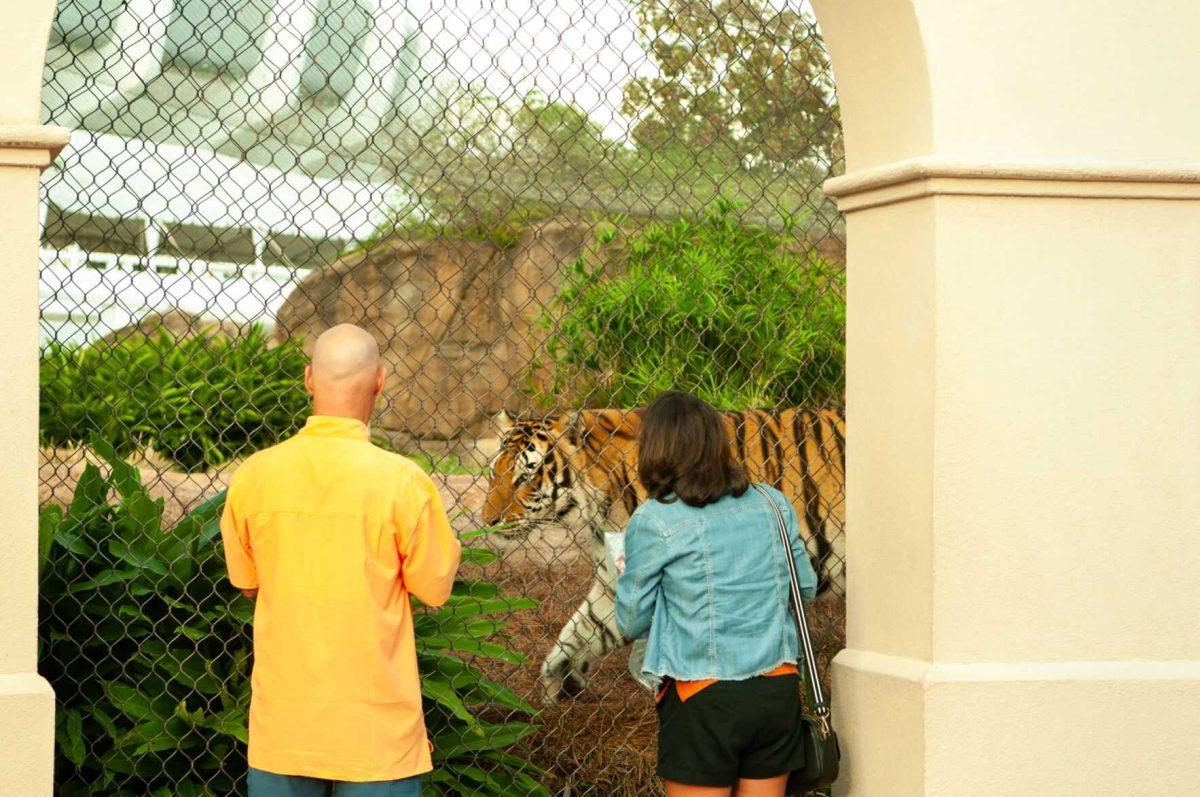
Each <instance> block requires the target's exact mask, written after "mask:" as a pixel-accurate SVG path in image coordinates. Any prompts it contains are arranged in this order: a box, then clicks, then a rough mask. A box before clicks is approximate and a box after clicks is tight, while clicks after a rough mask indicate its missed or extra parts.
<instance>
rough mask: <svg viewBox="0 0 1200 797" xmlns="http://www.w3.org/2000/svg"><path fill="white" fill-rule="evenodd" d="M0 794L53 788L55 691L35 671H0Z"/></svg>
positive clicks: (38, 795) (30, 795)
mask: <svg viewBox="0 0 1200 797" xmlns="http://www.w3.org/2000/svg"><path fill="white" fill-rule="evenodd" d="M0 758H2V759H3V766H0V794H3V795H5V797H48V795H50V794H52V793H53V789H54V691H53V690H52V689H51V688H50V684H48V683H47V682H46V679H45V678H43V677H42V676H40V675H38V674H37V673H10V674H6V675H5V674H0Z"/></svg>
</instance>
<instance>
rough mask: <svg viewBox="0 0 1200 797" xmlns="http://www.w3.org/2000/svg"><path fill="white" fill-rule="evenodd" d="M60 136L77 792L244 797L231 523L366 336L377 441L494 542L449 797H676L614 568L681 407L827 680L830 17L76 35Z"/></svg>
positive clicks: (67, 737)
mask: <svg viewBox="0 0 1200 797" xmlns="http://www.w3.org/2000/svg"><path fill="white" fill-rule="evenodd" d="M43 105H44V117H45V121H46V122H48V123H53V124H59V125H62V126H64V127H67V128H69V129H71V130H72V131H74V132H73V134H72V138H71V144H70V146H69V147H68V148H67V149H66V150H65V151H64V152H63V154H62V156H61V157H60V158H59V160H58V161H57V163H56V164H55V165H54V167H53V168H52V169H51V170H50V171H49V172H47V174H46V177H45V179H44V182H43V203H42V212H43V217H42V218H43V223H42V249H41V256H42V263H41V299H40V301H41V317H42V352H41V388H42V392H41V439H42V446H43V456H42V467H41V473H40V484H41V504H42V507H43V509H42V524H41V536H42V564H41V595H42V609H41V611H42V614H41V640H40V656H41V669H42V672H43V673H44V674H45V675H46V676H47V677H48V678H49V680H50V681H51V683H52V684H53V685H54V687H55V689H56V692H57V694H58V698H59V710H58V720H57V723H58V727H57V738H58V762H57V767H56V781H57V790H58V792H59V793H61V794H64V795H83V794H106V795H147V794H153V795H185V796H186V795H224V794H241V793H244V785H243V780H244V773H245V767H246V763H245V739H246V730H245V717H246V710H247V706H248V701H249V680H248V674H249V668H250V662H251V655H250V654H251V650H250V648H251V644H250V625H249V623H250V621H251V616H252V612H253V605H252V604H251V603H250V602H249V601H247V600H246V599H244V598H241V597H240V596H236V594H235V591H234V590H232V589H231V588H229V586H228V584H227V583H226V582H224V571H223V564H222V562H221V558H220V550H219V547H220V546H219V540H217V538H216V535H217V529H216V525H215V518H216V517H217V515H218V513H219V511H220V506H221V500H222V495H223V490H224V488H225V487H226V486H227V484H228V481H229V476H230V474H231V473H232V472H233V471H234V470H235V469H236V468H237V465H238V462H239V461H240V460H241V459H243V458H244V457H245V456H247V455H248V454H249V453H252V452H253V451H255V450H257V449H260V448H262V447H265V446H268V445H271V444H273V443H275V442H277V441H279V440H282V439H284V438H286V437H287V436H288V435H290V434H291V433H293V432H294V431H295V430H296V429H297V428H298V426H299V425H300V424H301V423H302V422H303V418H304V416H305V414H306V413H307V407H308V405H307V397H306V394H305V393H304V390H303V387H302V385H301V382H300V374H301V371H302V369H303V366H304V363H305V351H306V348H307V347H310V346H311V344H312V342H313V340H314V339H315V337H316V336H317V335H318V334H320V332H322V331H323V330H325V329H327V328H329V327H330V326H332V325H334V324H336V323H341V322H354V323H358V324H361V325H363V326H364V327H366V328H368V329H370V330H371V331H372V332H373V333H375V335H376V336H377V338H378V339H379V340H380V343H381V346H382V348H383V352H384V358H385V361H386V364H387V366H388V370H389V383H388V386H387V388H386V390H385V392H384V395H383V397H382V400H381V402H380V404H379V406H378V410H377V416H376V418H375V421H374V424H373V430H374V433H375V436H376V442H377V444H379V445H383V446H387V447H390V448H392V449H394V450H396V451H398V452H402V453H405V454H407V455H409V456H411V457H413V458H414V459H416V460H417V461H418V462H420V463H421V464H422V466H423V467H424V468H425V469H426V470H427V471H429V472H430V473H431V474H432V475H433V477H434V478H435V480H436V481H437V483H438V484H439V486H440V487H441V489H442V491H443V498H444V500H445V503H446V505H447V507H448V508H449V509H450V511H451V514H452V517H453V520H454V523H455V527H456V529H457V530H458V531H459V532H460V533H461V534H462V535H463V536H464V541H465V542H466V543H467V548H466V555H465V564H464V568H463V572H462V578H461V580H460V583H459V585H458V586H457V587H456V590H455V595H454V597H453V598H452V599H451V601H450V603H449V604H448V605H447V606H446V607H445V608H443V609H441V610H438V611H429V610H420V615H419V619H418V622H417V633H418V648H419V654H420V657H421V668H422V672H423V673H424V675H425V677H426V679H427V681H428V682H430V683H433V684H435V686H433V687H430V688H429V689H428V691H427V692H426V694H425V703H426V706H425V708H426V719H427V723H428V725H429V728H430V733H431V736H432V738H433V741H434V744H435V761H436V766H437V769H436V770H435V773H434V775H433V776H432V777H431V779H430V780H429V781H428V782H427V788H428V789H430V790H431V791H432V792H433V793H445V794H539V793H551V794H563V795H580V794H592V795H621V794H630V795H644V794H653V793H657V789H658V786H657V785H656V783H655V781H654V778H653V766H654V715H653V701H652V698H651V696H649V695H648V694H647V693H644V692H641V691H639V690H638V689H637V688H636V687H635V686H634V683H633V681H632V680H631V679H630V678H629V676H628V674H627V673H626V670H625V658H626V656H627V655H628V650H629V648H628V646H627V645H625V644H624V642H623V640H621V639H620V637H619V634H618V633H617V631H616V629H615V625H614V624H613V621H612V618H611V609H612V599H611V586H612V578H611V576H610V575H609V574H608V572H607V569H606V568H605V567H604V565H603V561H602V547H601V546H599V545H598V543H597V540H598V539H600V537H601V536H602V535H601V532H603V531H605V530H619V529H620V528H622V526H623V523H624V519H625V518H626V517H627V514H628V512H629V511H630V510H631V509H632V508H633V507H634V506H636V504H637V503H638V502H639V501H640V500H641V499H642V497H643V495H644V494H643V493H642V491H641V488H640V485H639V484H638V483H637V480H636V476H635V475H633V474H635V473H636V445H635V444H634V438H635V437H636V432H637V428H638V423H639V417H638V415H637V413H636V411H635V410H636V409H637V408H638V407H642V406H645V404H646V403H647V402H648V401H649V400H650V399H652V398H653V396H654V395H655V394H656V393H657V392H659V391H660V390H663V389H666V388H682V389H686V390H690V391H693V392H696V393H697V394H699V395H701V396H702V397H704V398H706V399H708V400H709V401H711V402H712V403H714V404H715V405H716V406H718V407H719V408H720V409H722V410H724V411H726V412H727V415H726V417H727V420H728V422H729V425H730V428H731V430H733V431H734V440H735V446H736V450H737V454H738V456H739V457H741V458H742V460H743V461H745V462H746V464H747V466H748V468H749V470H750V472H751V474H752V476H753V477H754V478H755V479H758V480H761V481H766V482H770V483H774V484H776V485H777V486H778V487H780V489H782V490H783V491H784V492H786V493H787V494H789V495H790V496H791V497H792V499H793V502H794V504H795V506H796V508H797V512H798V514H799V515H800V517H801V519H802V522H803V525H804V527H805V533H806V534H807V536H808V543H809V548H810V553H811V554H812V556H813V559H814V563H816V564H817V565H818V571H819V573H820V574H821V577H822V583H823V586H824V588H825V592H826V596H827V597H826V598H825V599H823V600H822V601H819V602H818V607H817V609H816V621H815V626H816V631H817V636H818V639H819V642H820V645H821V647H822V649H821V651H820V652H821V658H822V660H823V662H826V663H827V662H828V659H829V658H830V657H831V656H832V655H833V653H834V652H836V650H837V649H838V648H839V647H840V646H841V628H842V606H843V602H842V599H843V596H844V589H845V579H844V573H845V561H844V534H845V524H844V512H843V508H842V507H843V498H844V492H845V491H844V468H843V461H844V439H845V438H844V429H845V417H844V413H843V412H842V411H841V409H840V404H841V401H842V392H843V370H844V369H843V363H844V354H843V351H844V318H845V311H844V286H845V279H844V270H843V251H844V250H843V247H842V244H841V237H842V227H841V222H840V218H839V217H838V215H837V213H836V210H835V209H834V208H833V206H832V204H831V203H830V202H829V201H828V200H827V199H826V198H825V197H824V196H823V195H822V193H821V191H820V184H821V182H822V181H823V180H824V179H825V178H826V177H828V176H830V175H831V174H833V173H835V172H836V171H837V170H838V169H839V168H840V161H841V142H840V132H839V125H838V118H837V105H836V98H835V94H834V91H833V81H832V76H831V73H830V69H829V64H828V61H827V59H826V57H825V54H824V50H823V47H822V43H821V39H820V36H819V33H818V32H817V30H816V27H815V22H814V20H813V18H812V16H811V14H810V13H809V12H808V11H807V10H805V9H803V8H797V7H795V6H790V5H786V4H783V3H777V2H775V0H599V2H583V1H582V0H549V1H548V2H538V3H533V2H531V0H512V1H511V2H507V3H504V4H498V5H497V4H492V3H484V2H475V1H473V0H469V1H468V2H460V3H455V4H435V3H428V2H424V0H414V1H413V2H406V3H400V2H391V0H61V2H60V3H59V9H58V14H57V17H56V20H55V23H54V27H53V31H52V34H51V40H50V45H49V50H48V55H47V63H46V70H45V80H44V91H43ZM565 471H569V472H571V473H572V474H573V475H574V478H573V481H572V487H571V489H563V490H560V489H558V488H557V487H556V482H555V479H556V475H557V474H561V473H563V472H565ZM485 528H486V529H487V531H485V532H483V533H480V532H479V531H478V530H480V529H485ZM835 699H836V696H835Z"/></svg>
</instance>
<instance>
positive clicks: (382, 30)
mask: <svg viewBox="0 0 1200 797" xmlns="http://www.w3.org/2000/svg"><path fill="white" fill-rule="evenodd" d="M381 5H382V6H384V7H380V8H376V7H375V4H374V3H372V2H369V1H368V0H60V2H59V7H58V14H57V17H56V20H55V23H54V28H53V31H52V34H51V42H50V47H49V51H48V54H47V63H46V70H45V76H44V88H43V92H42V102H43V114H44V119H45V121H46V122H48V123H54V124H60V125H62V126H64V127H67V128H69V129H71V130H73V131H75V132H74V133H73V135H72V138H71V144H70V146H69V147H68V148H67V150H66V151H65V152H64V153H63V155H62V157H61V158H60V159H59V160H58V162H57V164H56V167H55V169H54V170H53V171H52V172H48V173H47V176H46V179H45V180H44V185H45V189H44V194H43V198H44V201H43V209H42V222H43V225H42V229H43V235H42V264H43V268H42V285H41V287H42V298H41V302H42V305H41V306H42V330H43V340H49V339H57V340H59V341H63V342H66V341H70V342H83V341H86V340H91V339H94V338H96V337H99V336H101V335H103V334H105V333H106V332H109V331H111V330H113V329H117V328H120V327H122V326H125V325H127V324H129V323H131V322H132V321H134V320H136V319H138V318H140V317H141V316H143V315H145V314H146V313H148V312H151V311H154V310H165V309H169V308H179V309H183V310H186V311H189V312H193V313H198V314H201V315H204V316H208V317H211V318H214V319H232V320H235V321H243V322H244V321H263V322H266V323H268V324H269V323H270V322H271V320H272V319H273V317H274V312H275V310H276V309H277V308H278V306H279V305H280V304H281V303H282V301H283V299H284V298H285V297H286V295H287V293H288V291H289V290H290V289H291V287H292V286H293V285H294V284H295V283H296V282H297V281H298V280H299V279H301V278H302V277H303V276H304V275H305V274H306V273H307V271H308V270H310V269H312V268H314V267H316V266H318V265H320V264H322V263H325V262H328V261H329V260H331V259H332V258H333V257H335V256H336V254H337V253H338V252H339V251H340V250H341V249H342V248H343V247H344V246H346V245H347V244H348V243H350V242H353V241H355V240H361V239H362V238H364V237H366V235H367V234H368V233H369V232H370V231H371V230H372V229H373V228H374V226H375V225H376V224H377V223H378V222H379V221H381V220H382V218H383V216H384V214H385V212H386V208H387V205H388V201H389V199H391V198H394V195H395V193H396V191H397V187H396V182H397V176H396V171H395V167H394V165H389V154H390V155H391V156H393V157H394V155H395V148H394V145H395V138H394V135H395V134H397V132H405V131H407V130H408V129H409V128H408V127H407V125H408V121H407V119H408V114H409V112H410V111H411V110H412V105H413V103H414V100H415V98H416V97H417V96H418V95H419V93H420V92H421V91H422V90H423V89H422V86H423V84H426V85H427V84H428V83H429V81H428V75H427V74H425V73H423V72H422V70H421V68H420V64H421V58H420V53H419V51H418V49H417V37H416V35H415V34H414V32H413V31H414V30H415V22H414V20H413V19H412V18H411V16H409V14H408V12H407V11H406V10H405V8H406V6H405V4H404V3H383V4H381Z"/></svg>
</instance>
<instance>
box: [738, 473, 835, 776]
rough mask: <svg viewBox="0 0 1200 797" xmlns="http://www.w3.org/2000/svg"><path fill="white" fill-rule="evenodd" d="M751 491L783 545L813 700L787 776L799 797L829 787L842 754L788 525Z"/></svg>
mask: <svg viewBox="0 0 1200 797" xmlns="http://www.w3.org/2000/svg"><path fill="white" fill-rule="evenodd" d="M754 489H755V490H758V492H759V493H761V494H762V497H763V498H765V499H767V503H768V504H770V506H771V508H772V509H774V510H775V522H776V525H778V526H779V539H780V541H781V542H782V543H783V555H784V557H785V558H786V559H787V565H788V573H789V575H790V576H791V582H792V584H791V587H792V597H791V604H792V619H793V620H795V622H796V635H797V637H798V638H799V639H800V646H801V647H802V648H803V649H804V667H803V669H804V683H805V684H806V686H807V687H808V690H809V694H810V695H811V697H812V699H811V701H809V708H810V709H811V710H812V714H809V713H805V715H804V718H803V720H802V723H803V725H802V726H801V733H802V734H803V736H804V768H803V769H798V770H796V771H795V772H793V773H792V774H791V775H790V776H789V777H788V782H787V794H788V795H802V794H805V793H806V792H809V791H812V790H813V789H820V788H824V787H825V786H829V785H830V784H832V783H833V782H834V781H835V780H837V776H838V765H839V763H840V762H841V758H842V751H841V748H840V747H839V746H838V738H837V734H836V733H834V731H833V725H832V724H831V723H830V721H829V702H828V701H827V700H826V699H825V692H824V690H822V689H821V678H820V676H819V675H818V674H817V657H816V654H815V653H814V652H813V644H812V636H811V635H810V634H809V631H808V618H807V617H806V616H805V614H804V601H803V599H802V597H801V595H800V576H799V575H798V574H797V573H796V560H795V559H794V558H793V557H792V545H791V541H790V540H789V539H788V532H787V524H785V523H784V521H783V513H782V512H780V511H779V506H778V505H777V504H776V503H775V500H774V499H773V498H771V496H770V494H769V493H767V491H766V490H764V489H763V488H762V486H761V485H757V484H756V485H754Z"/></svg>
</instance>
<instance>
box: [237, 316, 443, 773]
mask: <svg viewBox="0 0 1200 797" xmlns="http://www.w3.org/2000/svg"><path fill="white" fill-rule="evenodd" d="M383 383H384V372H383V369H382V368H381V367H380V361H379V347H378V345H377V344H376V342H375V340H374V338H372V337H371V335H370V334H369V333H368V332H366V331H365V330H363V329H360V328H358V327H355V326H351V325H349V324H343V325H341V326H336V327H333V328H332V329H330V330H329V331H327V332H325V333H324V334H323V335H321V337H320V338H318V339H317V343H316V347H315V348H314V349H313V356H312V364H311V365H309V366H308V368H307V369H306V370H305V374H304V384H305V386H306V387H307V388H308V391H309V392H310V393H311V394H312V400H313V415H312V416H311V417H310V418H309V419H308V423H307V424H306V425H305V427H304V429H303V430H301V431H300V432H299V433H298V434H297V435H296V436H294V437H292V438H291V439H289V440H287V441H285V442H283V443H280V444H279V445H277V446H274V447H272V448H268V449H266V450H264V451H260V452H258V453H257V454H255V455H254V456H252V457H250V458H249V459H247V460H246V462H245V463H244V464H243V465H242V466H241V467H240V468H238V470H237V473H235V474H234V477H233V481H232V483H231V484H230V486H229V494H228V497H227V498H226V501H225V513H224V515H223V516H222V518H221V535H222V539H223V541H224V545H225V559H226V564H227V567H228V569H229V580H230V581H231V582H232V583H233V585H234V586H235V587H237V588H239V589H241V590H242V592H243V593H245V594H246V595H247V596H248V597H250V598H253V599H255V609H254V672H253V675H252V678H251V701H250V746H249V763H250V773H249V778H248V783H249V792H250V797H283V796H284V795H286V797H310V796H311V797H330V795H334V794H336V795H339V797H383V795H387V796H388V797H412V796H413V795H419V794H420V793H421V778H420V776H421V775H422V774H423V773H425V772H428V771H429V770H430V769H431V768H432V763H431V761H430V745H429V741H428V739H427V738H426V734H425V722H424V716H423V714H422V712H421V686H420V682H419V680H418V675H417V658H416V649H415V646H414V641H413V618H412V607H411V605H410V601H409V596H410V595H412V596H415V597H416V598H418V599H419V600H420V601H421V602H423V603H425V604H427V605H430V606H438V605H441V604H442V603H443V602H444V601H445V600H446V598H447V596H449V594H450V588H451V586H452V584H453V581H454V573H455V570H456V569H457V568H458V560H459V544H458V540H457V539H456V538H455V536H454V532H453V531H452V530H451V529H450V524H449V521H448V520H447V518H446V512H445V510H444V509H443V508H442V502H441V499H440V498H439V497H438V492H437V489H436V488H435V487H434V484H433V482H432V481H431V480H430V479H429V477H428V476H426V475H425V473H424V472H423V471H422V470H421V469H420V468H419V467H417V466H416V465H415V464H413V463H412V462H410V461H408V460H407V459H405V458H404V457H401V456H399V455H397V454H392V453H389V452H387V451H384V450H383V449H380V448H377V447H375V446H374V445H372V444H371V442H370V435H369V432H368V429H367V423H368V421H369V420H370V418H371V412H372V410H373V408H374V405H375V400H376V398H377V397H378V396H379V393H380V391H381V390H382V389H383Z"/></svg>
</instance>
